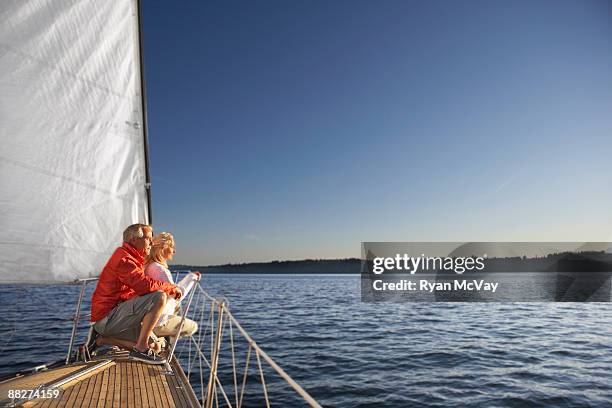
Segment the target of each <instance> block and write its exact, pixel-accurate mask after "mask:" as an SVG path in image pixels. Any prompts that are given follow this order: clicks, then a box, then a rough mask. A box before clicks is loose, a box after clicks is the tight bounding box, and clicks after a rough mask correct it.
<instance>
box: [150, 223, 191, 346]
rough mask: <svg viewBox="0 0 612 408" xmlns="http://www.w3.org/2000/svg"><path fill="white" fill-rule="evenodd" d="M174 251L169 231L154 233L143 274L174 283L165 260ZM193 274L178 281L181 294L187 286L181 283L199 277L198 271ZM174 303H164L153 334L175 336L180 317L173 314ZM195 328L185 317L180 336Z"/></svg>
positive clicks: (167, 259) (169, 257) (184, 293)
mask: <svg viewBox="0 0 612 408" xmlns="http://www.w3.org/2000/svg"><path fill="white" fill-rule="evenodd" d="M175 253H176V250H175V249H174V238H173V237H172V234H170V233H169V232H162V233H159V234H158V235H156V236H155V237H154V238H153V244H152V246H151V252H150V253H149V255H148V256H147V258H146V259H145V275H147V276H148V277H150V278H152V279H155V280H159V281H164V282H170V283H174V281H173V279H172V274H171V273H170V270H169V269H168V263H167V262H168V261H169V260H171V259H172V257H173V256H174V254H175ZM193 275H194V276H190V277H189V279H183V280H182V281H181V282H179V283H178V286H179V287H180V288H181V290H182V291H183V296H185V295H186V294H187V293H186V291H187V290H188V288H186V287H184V286H183V287H182V285H181V284H182V283H184V282H186V281H188V280H193V278H194V277H195V276H197V277H199V275H200V273H199V272H195V273H193ZM185 286H187V285H185ZM175 305H176V304H175V303H173V302H168V303H167V304H166V309H164V311H163V312H162V315H161V317H160V318H159V320H158V322H157V325H156V327H155V328H154V329H153V333H155V335H157V336H160V337H162V336H171V337H174V336H176V332H177V330H178V328H179V326H180V325H181V319H182V317H181V316H177V315H176V314H174V312H175V311H174V310H173V309H174V308H175ZM196 330H198V325H197V323H196V322H194V321H193V320H191V319H187V318H185V322H184V323H183V328H182V330H181V334H180V337H184V336H191V335H192V334H193V333H195V332H196Z"/></svg>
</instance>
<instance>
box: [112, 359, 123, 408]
mask: <svg viewBox="0 0 612 408" xmlns="http://www.w3.org/2000/svg"><path fill="white" fill-rule="evenodd" d="M114 376H115V385H114V387H113V408H119V406H120V405H121V369H120V368H119V364H117V365H115V372H114Z"/></svg>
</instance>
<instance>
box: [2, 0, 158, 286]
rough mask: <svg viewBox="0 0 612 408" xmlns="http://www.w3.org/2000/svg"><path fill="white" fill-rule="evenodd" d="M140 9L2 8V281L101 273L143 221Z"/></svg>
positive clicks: (90, 1)
mask: <svg viewBox="0 0 612 408" xmlns="http://www.w3.org/2000/svg"><path fill="white" fill-rule="evenodd" d="M139 53H140V49H139V32H138V9H137V4H136V2H135V1H131V0H113V1H108V0H83V1H79V0H28V1H23V0H2V2H1V4H0V138H1V141H2V148H1V150H0V234H1V237H0V282H58V281H69V280H73V279H76V278H81V277H90V276H97V275H98V274H99V273H100V271H101V269H102V267H103V265H104V262H105V261H106V260H107V258H108V256H109V255H110V254H111V252H112V250H113V249H114V248H115V247H116V246H118V245H120V243H121V232H122V230H123V229H124V228H125V227H126V226H127V225H129V224H132V223H135V222H146V221H147V219H148V213H147V196H146V189H145V184H146V166H145V160H146V159H145V146H144V135H143V130H144V125H143V115H144V113H143V106H142V99H141V74H140V54H139Z"/></svg>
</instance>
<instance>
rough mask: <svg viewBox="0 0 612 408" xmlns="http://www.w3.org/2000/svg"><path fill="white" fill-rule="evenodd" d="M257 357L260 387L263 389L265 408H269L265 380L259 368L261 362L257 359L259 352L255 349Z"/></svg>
mask: <svg viewBox="0 0 612 408" xmlns="http://www.w3.org/2000/svg"><path fill="white" fill-rule="evenodd" d="M255 356H256V357H257V365H258V366H259V375H260V376H261V385H262V387H263V392H264V397H266V408H270V400H269V399H268V388H267V387H266V379H265V377H264V373H263V368H261V360H260V359H259V350H257V349H255Z"/></svg>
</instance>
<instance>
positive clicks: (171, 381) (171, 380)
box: [168, 374, 186, 408]
mask: <svg viewBox="0 0 612 408" xmlns="http://www.w3.org/2000/svg"><path fill="white" fill-rule="evenodd" d="M168 386H169V387H170V393H171V394H172V399H173V400H174V404H175V405H176V407H177V408H185V407H186V405H185V400H184V399H182V398H181V394H182V390H181V389H180V386H179V384H178V382H177V381H176V374H175V375H170V376H168Z"/></svg>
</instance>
